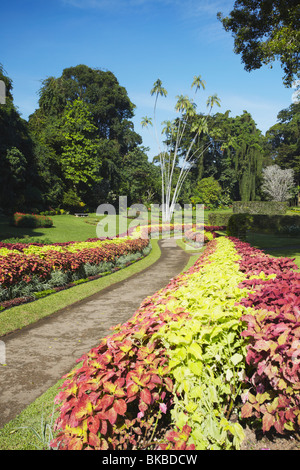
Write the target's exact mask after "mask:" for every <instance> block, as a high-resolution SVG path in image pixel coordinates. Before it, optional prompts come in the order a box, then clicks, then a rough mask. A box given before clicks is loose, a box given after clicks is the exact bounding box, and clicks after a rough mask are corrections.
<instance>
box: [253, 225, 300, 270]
mask: <svg viewBox="0 0 300 470" xmlns="http://www.w3.org/2000/svg"><path fill="white" fill-rule="evenodd" d="M247 242H248V243H250V244H251V245H252V246H255V247H257V248H259V249H261V250H264V251H265V252H266V253H268V254H270V255H272V256H276V257H288V258H295V263H296V264H297V266H298V267H299V269H300V237H284V236H282V235H273V234H265V233H254V232H248V234H247Z"/></svg>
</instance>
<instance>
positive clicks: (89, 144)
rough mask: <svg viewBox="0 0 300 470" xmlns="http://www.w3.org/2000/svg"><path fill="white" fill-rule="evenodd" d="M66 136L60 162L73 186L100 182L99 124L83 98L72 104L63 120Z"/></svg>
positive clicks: (66, 110) (66, 177)
mask: <svg viewBox="0 0 300 470" xmlns="http://www.w3.org/2000/svg"><path fill="white" fill-rule="evenodd" d="M61 133H62V138H63V144H62V149H61V150H62V151H61V155H60V164H61V169H62V173H63V175H64V178H65V179H66V180H68V181H69V182H70V184H71V185H72V186H73V188H74V189H76V188H77V187H78V186H79V185H80V184H81V183H83V184H86V185H88V186H92V185H93V184H94V183H99V182H100V181H101V176H100V169H101V161H100V158H99V141H98V138H97V127H96V126H95V125H94V124H93V122H92V114H91V112H90V111H89V108H88V105H87V104H86V103H84V102H83V101H82V100H80V99H76V100H75V101H73V102H72V103H69V104H68V105H67V107H66V109H65V111H64V114H63V116H62V120H61Z"/></svg>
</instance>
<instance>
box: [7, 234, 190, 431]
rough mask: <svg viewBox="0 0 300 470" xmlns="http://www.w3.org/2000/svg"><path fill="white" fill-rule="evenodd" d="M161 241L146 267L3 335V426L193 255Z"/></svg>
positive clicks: (173, 244) (174, 274) (176, 273)
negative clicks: (156, 257)
mask: <svg viewBox="0 0 300 470" xmlns="http://www.w3.org/2000/svg"><path fill="white" fill-rule="evenodd" d="M159 243H160V248H161V257H160V258H159V260H158V261H156V263H154V264H153V265H152V266H150V267H149V268H147V269H145V271H142V272H140V273H138V274H136V275H134V276H131V277H129V278H128V279H126V280H124V281H121V282H119V283H117V284H114V285H113V286H111V287H107V288H105V289H103V290H101V292H99V293H98V294H95V295H93V296H91V297H89V298H87V299H84V300H82V301H80V302H77V303H76V304H74V305H71V306H69V307H66V308H64V309H62V310H60V311H58V312H56V313H54V314H52V315H51V316H50V317H48V318H46V319H43V320H40V321H38V322H37V323H35V324H34V325H30V326H28V327H26V328H24V329H22V330H19V331H17V332H15V333H12V334H9V335H7V336H5V337H3V338H2V339H3V340H4V344H5V351H6V364H7V365H6V366H1V365H0V428H1V427H3V426H4V424H6V423H7V422H8V421H10V420H11V419H13V418H14V417H15V416H17V415H18V414H19V413H20V412H21V411H22V410H23V409H24V408H26V407H27V406H28V405H29V404H30V403H32V402H33V401H34V400H35V399H36V398H38V397H39V396H40V395H42V394H43V393H44V392H45V391H46V390H47V389H48V388H49V387H51V386H53V385H54V384H55V383H57V381H58V380H59V379H60V378H61V377H62V376H63V375H64V374H66V373H67V372H69V371H70V370H71V369H72V368H73V367H74V366H75V364H76V360H77V359H79V358H80V357H81V356H82V355H83V354H84V353H85V352H88V351H89V350H90V349H91V348H92V347H95V346H97V345H98V344H99V340H100V339H101V338H103V337H104V336H106V335H107V334H108V333H109V331H110V330H109V328H110V327H111V326H114V325H117V324H118V323H124V322H126V321H127V320H128V319H129V318H131V317H132V316H133V314H134V313H135V311H136V310H137V308H138V307H139V306H140V304H141V302H142V301H143V300H144V299H145V298H146V297H148V296H151V295H153V294H154V293H155V292H156V291H158V290H159V289H161V288H163V287H165V286H166V285H167V284H168V283H169V280H170V279H171V278H172V277H175V276H176V275H178V274H179V273H180V272H181V271H182V270H183V268H184V267H185V266H186V264H187V262H188V260H189V258H190V255H189V254H187V253H186V252H184V251H183V250H182V249H181V248H179V247H178V246H177V245H176V241H175V240H174V239H168V240H167V239H166V240H162V241H160V242H159Z"/></svg>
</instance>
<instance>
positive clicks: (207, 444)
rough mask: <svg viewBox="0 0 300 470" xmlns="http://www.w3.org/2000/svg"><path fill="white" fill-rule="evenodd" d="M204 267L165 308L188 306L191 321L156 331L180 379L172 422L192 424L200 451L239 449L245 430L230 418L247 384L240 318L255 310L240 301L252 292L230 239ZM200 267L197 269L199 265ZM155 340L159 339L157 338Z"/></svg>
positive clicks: (219, 244) (219, 243) (223, 240)
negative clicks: (243, 286) (244, 381)
mask: <svg viewBox="0 0 300 470" xmlns="http://www.w3.org/2000/svg"><path fill="white" fill-rule="evenodd" d="M215 243H216V249H215V251H214V252H213V253H212V254H211V255H210V256H209V258H208V259H207V261H206V262H205V264H204V265H202V266H201V267H200V269H197V263H196V265H195V266H194V267H193V268H192V269H191V270H190V271H188V272H187V274H186V280H187V281H188V282H187V283H186V284H185V285H182V286H181V287H179V288H178V289H177V291H176V292H175V293H174V296H173V299H172V300H171V301H170V302H168V303H167V305H166V307H167V308H168V309H169V310H170V311H173V310H174V309H175V308H183V309H184V310H185V311H188V312H189V313H190V318H189V319H188V320H186V319H184V320H182V321H176V322H170V323H168V324H167V325H165V326H164V327H163V328H162V329H161V330H160V331H159V332H158V333H157V334H156V335H155V338H159V339H160V340H161V341H162V342H163V344H164V345H165V346H166V348H167V350H168V355H169V364H168V366H169V369H170V373H171V377H172V378H173V379H174V380H175V389H174V407H173V410H172V420H173V422H174V423H175V425H176V426H177V427H179V428H180V429H182V428H183V426H184V425H186V424H188V425H189V426H190V427H191V428H192V432H191V435H190V440H189V443H190V444H191V443H193V444H195V446H196V449H199V450H201V449H231V448H239V447H240V444H241V442H242V440H243V439H244V433H243V429H242V427H241V425H240V424H239V423H233V422H231V421H230V420H229V418H230V415H231V412H232V407H233V406H234V402H235V399H236V397H237V396H238V395H239V394H240V388H241V386H242V384H243V378H244V368H245V356H246V342H245V339H244V338H243V337H242V336H241V332H242V330H243V325H242V322H241V321H240V317H241V316H242V315H243V314H245V312H246V311H247V313H249V311H251V309H249V308H246V307H243V306H241V305H237V304H236V303H237V302H238V301H239V300H241V299H242V298H243V297H245V296H246V295H247V293H249V289H240V288H238V285H239V284H240V283H241V282H242V281H243V280H245V276H244V274H243V273H241V272H240V271H239V265H238V263H237V261H238V260H239V256H238V255H237V252H236V250H235V248H234V244H233V243H232V242H231V241H230V240H229V239H228V238H225V237H222V238H219V239H217V240H216V241H215ZM195 267H196V269H195ZM155 338H154V339H155Z"/></svg>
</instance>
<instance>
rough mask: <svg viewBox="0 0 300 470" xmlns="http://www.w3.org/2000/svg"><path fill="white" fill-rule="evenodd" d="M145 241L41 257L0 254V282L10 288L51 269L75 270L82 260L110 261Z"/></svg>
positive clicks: (142, 247) (44, 274) (51, 251)
mask: <svg viewBox="0 0 300 470" xmlns="http://www.w3.org/2000/svg"><path fill="white" fill-rule="evenodd" d="M147 245H148V240H143V239H135V240H124V242H122V243H120V242H119V243H116V244H114V243H108V244H105V243H104V244H103V245H102V246H101V247H93V248H85V249H83V250H81V251H77V252H76V253H72V252H68V251H66V252H60V251H55V250H48V251H47V252H45V253H44V254H43V257H40V256H37V255H34V254H30V255H24V254H23V253H22V252H21V251H20V253H11V254H8V255H6V256H0V284H1V285H2V287H4V288H6V287H10V286H13V285H15V284H16V283H18V282H20V281H21V280H24V281H26V282H30V281H31V279H32V278H33V276H38V277H39V278H41V279H45V278H47V277H48V276H49V275H50V273H51V272H52V271H54V270H62V271H73V272H75V271H77V270H79V269H80V267H81V266H83V265H84V264H86V263H90V264H100V263H102V262H103V261H112V262H114V261H115V260H116V259H117V258H118V257H120V256H122V255H126V254H128V253H135V252H137V251H142V250H143V249H144V248H146V246H147Z"/></svg>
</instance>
